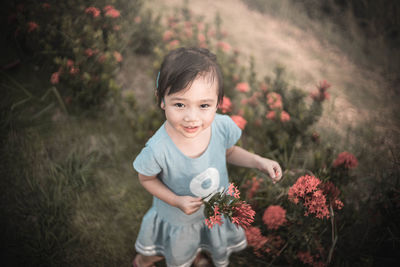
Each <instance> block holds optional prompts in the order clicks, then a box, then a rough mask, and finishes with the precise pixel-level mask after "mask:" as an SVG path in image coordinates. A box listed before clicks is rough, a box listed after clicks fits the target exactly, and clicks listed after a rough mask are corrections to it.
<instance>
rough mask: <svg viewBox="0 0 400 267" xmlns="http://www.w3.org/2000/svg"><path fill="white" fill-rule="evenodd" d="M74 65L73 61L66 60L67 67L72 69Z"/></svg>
mask: <svg viewBox="0 0 400 267" xmlns="http://www.w3.org/2000/svg"><path fill="white" fill-rule="evenodd" d="M73 65H74V61H73V60H72V59H68V60H67V67H69V68H70V67H72V66H73Z"/></svg>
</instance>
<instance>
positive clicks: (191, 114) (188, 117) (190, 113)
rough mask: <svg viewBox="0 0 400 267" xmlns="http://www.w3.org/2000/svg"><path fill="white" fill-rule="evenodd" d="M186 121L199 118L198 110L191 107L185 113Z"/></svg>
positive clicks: (184, 118)
mask: <svg viewBox="0 0 400 267" xmlns="http://www.w3.org/2000/svg"><path fill="white" fill-rule="evenodd" d="M183 120H184V121H195V120H197V112H196V111H195V110H194V109H189V110H187V112H186V113H185V116H184V117H183Z"/></svg>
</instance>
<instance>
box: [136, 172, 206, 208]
mask: <svg viewBox="0 0 400 267" xmlns="http://www.w3.org/2000/svg"><path fill="white" fill-rule="evenodd" d="M139 182H140V183H141V184H142V186H143V187H144V188H145V189H146V190H147V191H149V193H150V194H152V195H153V196H155V197H157V198H159V199H161V200H162V201H164V202H166V203H168V204H169V205H171V206H173V207H176V208H179V209H181V210H182V211H183V212H184V213H186V214H187V215H189V214H192V213H194V212H196V211H197V210H198V209H199V208H200V206H201V205H202V204H203V201H202V199H201V197H192V196H178V195H176V194H175V193H174V192H172V191H171V190H170V189H169V188H168V187H166V186H165V185H164V184H163V183H162V182H161V181H160V180H159V179H158V178H157V176H146V175H143V174H140V173H139Z"/></svg>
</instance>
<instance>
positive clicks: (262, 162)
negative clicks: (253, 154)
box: [257, 157, 282, 184]
mask: <svg viewBox="0 0 400 267" xmlns="http://www.w3.org/2000/svg"><path fill="white" fill-rule="evenodd" d="M257 169H259V170H260V171H262V172H265V173H267V174H268V175H269V177H270V178H271V179H272V182H273V183H274V184H275V183H276V182H278V181H279V180H280V179H281V178H282V169H281V166H280V165H279V163H278V162H276V161H273V160H270V159H267V158H263V157H258V159H257Z"/></svg>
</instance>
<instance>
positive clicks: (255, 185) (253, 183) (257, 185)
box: [244, 177, 263, 199]
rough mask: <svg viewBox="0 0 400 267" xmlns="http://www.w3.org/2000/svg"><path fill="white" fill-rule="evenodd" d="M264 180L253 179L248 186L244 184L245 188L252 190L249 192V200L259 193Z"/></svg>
mask: <svg viewBox="0 0 400 267" xmlns="http://www.w3.org/2000/svg"><path fill="white" fill-rule="evenodd" d="M262 181H263V180H262V178H259V179H257V177H253V178H251V181H249V180H248V181H247V182H246V184H244V187H245V188H250V189H248V190H247V193H246V195H247V198H249V199H252V198H253V197H254V195H255V193H256V192H257V191H258V189H259V188H260V184H261V182H262Z"/></svg>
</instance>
